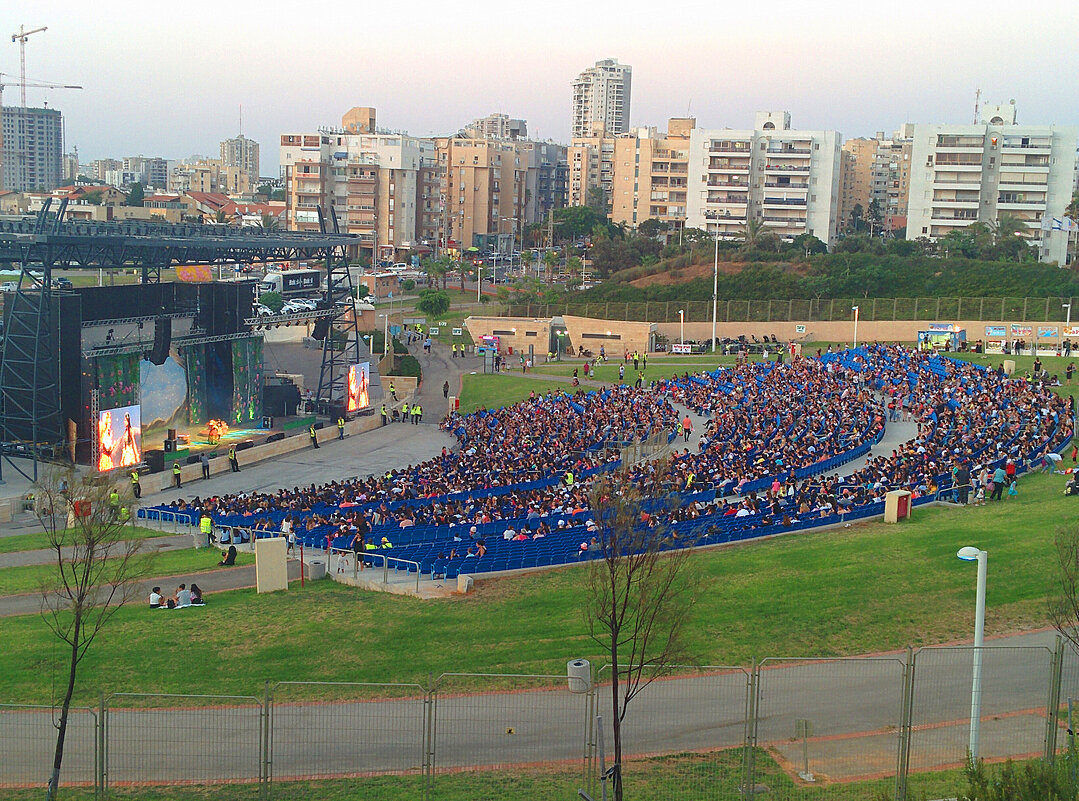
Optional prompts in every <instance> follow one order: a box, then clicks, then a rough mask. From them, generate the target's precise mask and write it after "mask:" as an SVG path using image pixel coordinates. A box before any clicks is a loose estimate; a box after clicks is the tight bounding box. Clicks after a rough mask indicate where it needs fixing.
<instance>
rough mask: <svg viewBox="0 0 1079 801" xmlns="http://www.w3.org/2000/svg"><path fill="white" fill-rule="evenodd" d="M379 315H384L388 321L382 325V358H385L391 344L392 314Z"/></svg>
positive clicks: (381, 315) (382, 315)
mask: <svg viewBox="0 0 1079 801" xmlns="http://www.w3.org/2000/svg"><path fill="white" fill-rule="evenodd" d="M379 317H382V318H384V319H385V320H386V322H385V323H383V326H382V358H384V359H385V358H386V354H387V353H388V352H389V351H388V350H387V348H388V347H389V344H390V315H388V314H380V315H379Z"/></svg>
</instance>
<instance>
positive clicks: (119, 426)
mask: <svg viewBox="0 0 1079 801" xmlns="http://www.w3.org/2000/svg"><path fill="white" fill-rule="evenodd" d="M140 412H141V407H139V406H137V405H136V406H121V407H119V408H117V409H103V410H101V411H100V412H98V415H97V469H98V470H99V471H101V472H105V471H107V470H115V469H116V468H119V467H132V466H134V465H137V464H140V463H141V462H142V415H141V413H140Z"/></svg>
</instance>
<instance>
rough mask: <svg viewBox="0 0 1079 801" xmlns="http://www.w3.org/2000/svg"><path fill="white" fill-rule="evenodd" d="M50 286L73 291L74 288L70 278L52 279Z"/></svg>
mask: <svg viewBox="0 0 1079 801" xmlns="http://www.w3.org/2000/svg"><path fill="white" fill-rule="evenodd" d="M52 285H53V287H55V288H56V289H74V288H75V285H74V284H73V283H71V279H70V278H63V277H59V278H54V279H52Z"/></svg>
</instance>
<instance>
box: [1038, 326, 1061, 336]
mask: <svg viewBox="0 0 1079 801" xmlns="http://www.w3.org/2000/svg"><path fill="white" fill-rule="evenodd" d="M1059 336H1060V328H1058V327H1057V326H1055V325H1039V326H1038V339H1056V338H1057V337H1059Z"/></svg>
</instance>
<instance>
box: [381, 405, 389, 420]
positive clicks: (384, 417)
mask: <svg viewBox="0 0 1079 801" xmlns="http://www.w3.org/2000/svg"><path fill="white" fill-rule="evenodd" d="M381 414H382V425H386V423H388V422H389V420H390V414H389V412H387V411H386V404H385V403H384V404H382V412H381Z"/></svg>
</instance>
